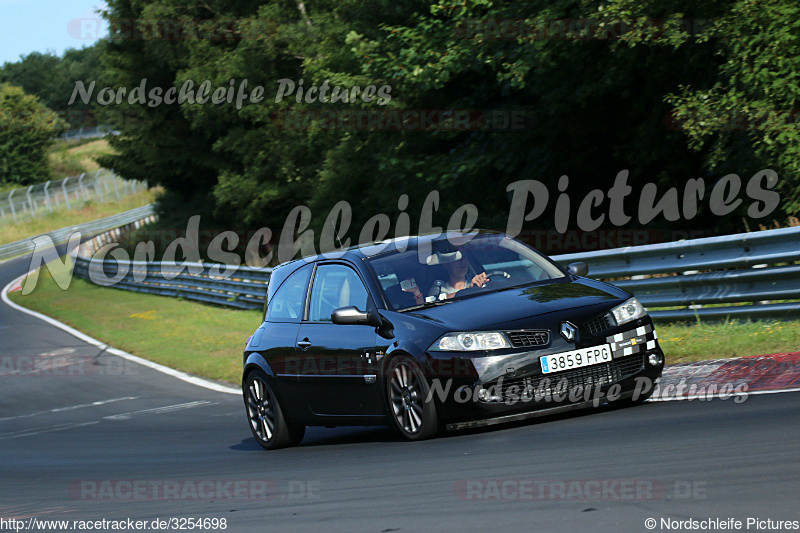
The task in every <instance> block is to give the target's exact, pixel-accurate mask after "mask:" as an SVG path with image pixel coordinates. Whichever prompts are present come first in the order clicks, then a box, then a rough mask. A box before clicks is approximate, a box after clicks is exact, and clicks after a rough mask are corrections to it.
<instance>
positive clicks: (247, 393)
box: [243, 370, 306, 450]
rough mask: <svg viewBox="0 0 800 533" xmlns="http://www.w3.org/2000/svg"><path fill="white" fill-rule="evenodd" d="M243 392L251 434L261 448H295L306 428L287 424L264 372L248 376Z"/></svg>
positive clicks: (257, 371)
mask: <svg viewBox="0 0 800 533" xmlns="http://www.w3.org/2000/svg"><path fill="white" fill-rule="evenodd" d="M243 392H244V406H245V410H246V411H247V418H248V421H249V422H250V431H252V432H253V436H254V437H255V438H256V440H257V441H258V443H259V444H260V445H261V446H263V447H264V448H265V449H267V450H275V449H278V448H285V447H287V446H295V445H297V444H299V443H300V441H301V440H303V436H304V435H305V432H306V427H305V426H300V425H296V424H291V423H289V422H287V421H286V419H285V418H284V417H283V411H282V410H281V406H280V404H279V403H278V398H277V397H276V396H275V393H274V392H273V390H272V387H271V386H270V384H269V382H268V380H267V375H266V374H265V373H264V372H263V371H261V370H254V371H253V372H251V373H250V374H248V376H247V381H246V382H245V386H244V391H243Z"/></svg>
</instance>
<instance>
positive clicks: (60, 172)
mask: <svg viewBox="0 0 800 533" xmlns="http://www.w3.org/2000/svg"><path fill="white" fill-rule="evenodd" d="M111 152H112V150H111V147H110V146H109V144H108V141H107V140H106V139H96V140H82V141H78V142H73V141H67V142H57V143H55V144H53V146H52V147H51V148H50V150H49V151H48V154H47V165H48V166H49V167H50V172H51V173H52V175H53V176H55V177H56V178H55V179H60V178H63V177H65V176H77V175H79V174H81V173H82V172H97V170H98V169H99V168H100V166H99V165H98V164H97V158H98V157H100V156H102V155H106V154H110V153H111Z"/></svg>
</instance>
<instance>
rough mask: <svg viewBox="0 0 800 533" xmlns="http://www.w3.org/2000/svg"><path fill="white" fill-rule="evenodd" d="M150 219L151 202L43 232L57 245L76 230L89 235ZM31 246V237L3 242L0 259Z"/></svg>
mask: <svg viewBox="0 0 800 533" xmlns="http://www.w3.org/2000/svg"><path fill="white" fill-rule="evenodd" d="M150 219H152V220H155V211H154V210H153V205H152V204H150V205H146V206H143V207H137V208H136V209H131V210H130V211H125V212H124V213H119V214H117V215H112V216H110V217H106V218H101V219H98V220H93V221H91V222H86V223H84V224H78V225H76V226H70V227H67V228H61V229H59V230H55V231H51V232H49V233H45V235H48V236H49V237H50V239H52V241H53V244H56V245H57V244H62V243H64V242H67V241H68V240H69V237H70V235H72V234H73V233H75V232H76V231H79V232H81V234H82V235H91V234H94V233H101V232H108V231H110V230H114V229H116V228H119V227H120V226H127V225H130V224H135V223H142V222H144V221H146V220H150ZM33 248H34V242H33V238H30V239H23V240H21V241H17V242H12V243H10V244H5V245H3V246H0V261H2V260H5V259H11V258H13V257H17V256H19V255H24V254H27V253H29V252H31V251H32V250H33Z"/></svg>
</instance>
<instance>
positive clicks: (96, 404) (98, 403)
mask: <svg viewBox="0 0 800 533" xmlns="http://www.w3.org/2000/svg"><path fill="white" fill-rule="evenodd" d="M138 399H139V397H138V396H126V397H124V398H112V399H110V400H102V401H99V402H92V403H82V404H80V405H70V406H68V407H58V408H56V409H48V410H47V411H38V412H36V413H30V414H27V415H18V416H7V417H5V418H0V422H4V421H7V420H16V419H18V418H30V417H32V416H39V415H44V414H47V413H63V412H64V411H74V410H75V409H84V408H86V407H97V406H100V405H106V404H108V403H114V402H122V401H125V400H138Z"/></svg>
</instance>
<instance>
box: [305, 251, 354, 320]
mask: <svg viewBox="0 0 800 533" xmlns="http://www.w3.org/2000/svg"><path fill="white" fill-rule="evenodd" d="M368 298H369V296H368V294H367V289H366V288H365V287H364V284H363V283H362V282H361V278H359V277H358V274H356V272H355V270H353V269H352V268H350V267H346V266H344V265H320V266H318V267H317V273H316V274H315V275H314V286H313V287H312V288H311V305H310V308H309V311H308V319H309V321H311V322H330V321H331V313H333V311H334V310H335V309H338V308H340V307H347V306H349V305H354V306H356V307H358V308H359V309H360V310H362V311H366V309H367V299H368Z"/></svg>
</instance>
